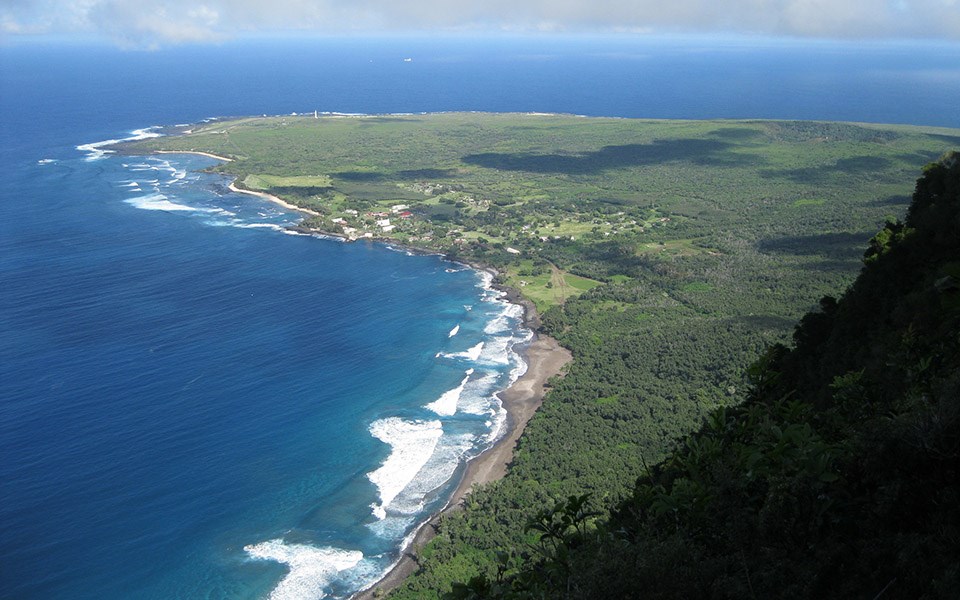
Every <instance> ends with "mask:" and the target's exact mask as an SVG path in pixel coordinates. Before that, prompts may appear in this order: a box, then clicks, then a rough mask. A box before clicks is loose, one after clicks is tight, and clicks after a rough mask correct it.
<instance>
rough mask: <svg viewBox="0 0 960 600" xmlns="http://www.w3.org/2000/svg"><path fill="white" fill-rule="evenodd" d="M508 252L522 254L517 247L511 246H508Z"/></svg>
mask: <svg viewBox="0 0 960 600" xmlns="http://www.w3.org/2000/svg"><path fill="white" fill-rule="evenodd" d="M507 252H509V253H510V254H520V251H519V250H517V249H516V248H511V247H510V246H507Z"/></svg>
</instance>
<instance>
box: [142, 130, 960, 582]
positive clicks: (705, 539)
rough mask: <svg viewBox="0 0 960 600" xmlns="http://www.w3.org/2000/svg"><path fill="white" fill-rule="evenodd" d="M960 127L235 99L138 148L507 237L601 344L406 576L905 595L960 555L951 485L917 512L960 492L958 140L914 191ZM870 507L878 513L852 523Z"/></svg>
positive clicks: (289, 192)
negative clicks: (253, 110) (905, 525)
mask: <svg viewBox="0 0 960 600" xmlns="http://www.w3.org/2000/svg"><path fill="white" fill-rule="evenodd" d="M958 145H960V132H958V131H953V130H942V129H929V128H916V127H897V126H877V125H863V124H843V123H813V122H782V121H766V122H763V121H693V122H691V121H645V120H629V119H594V118H580V117H572V116H558V115H487V114H442V115H416V116H412V115H411V116H407V115H404V116H383V117H324V118H320V119H315V118H313V116H310V117H295V116H290V117H274V118H256V119H240V120H235V121H218V122H213V123H209V124H206V125H203V126H201V127H197V128H195V129H194V130H193V131H192V132H191V133H190V134H189V135H182V136H177V137H166V138H158V139H153V140H146V141H144V142H141V143H139V144H137V145H136V150H138V151H144V150H151V149H162V150H167V151H170V150H182V151H202V152H209V153H213V154H217V155H220V156H224V157H228V158H231V159H233V160H232V161H231V162H228V163H223V164H220V165H218V166H216V167H215V170H218V171H220V172H223V173H227V174H230V175H232V176H235V177H236V178H237V181H238V183H239V184H240V185H241V187H243V186H246V187H248V188H249V189H253V190H256V191H265V192H268V193H270V194H274V195H276V196H278V197H281V198H282V199H284V200H286V201H288V202H291V203H294V204H297V205H299V206H302V207H305V208H309V209H311V210H314V211H316V212H318V213H320V214H319V216H316V217H311V218H308V219H307V220H305V222H304V224H303V226H304V227H313V228H317V229H320V230H323V231H328V232H334V233H338V234H341V235H344V236H346V237H350V238H356V239H362V238H364V237H371V238H374V237H376V238H387V239H391V240H395V241H398V242H401V243H405V244H409V245H412V246H417V247H423V248H429V249H433V250H438V251H441V252H444V253H446V254H447V255H449V256H451V257H453V258H462V259H465V260H471V261H474V262H480V263H484V264H488V265H491V266H494V267H496V268H497V269H498V271H499V272H500V283H502V284H506V285H509V286H510V287H512V288H514V289H516V290H517V291H518V292H519V293H521V294H522V295H524V296H526V297H527V298H528V299H530V300H531V301H532V302H534V303H535V304H536V306H537V308H538V309H539V310H540V312H541V319H542V324H541V330H542V332H543V333H545V334H549V335H551V336H554V337H555V338H556V339H557V340H559V341H560V342H561V344H562V345H564V346H565V347H567V348H569V349H570V350H571V351H572V353H573V356H574V361H573V362H572V364H571V365H570V367H569V370H568V372H567V374H566V375H565V377H563V378H562V379H558V380H556V381H554V382H553V389H552V390H551V391H550V393H549V394H548V396H547V398H546V400H545V402H544V405H543V407H542V408H541V409H540V410H539V411H538V413H537V415H536V416H535V417H534V418H533V419H532V420H531V422H530V423H529V425H528V426H527V429H526V431H525V433H524V435H523V437H522V438H521V440H520V442H519V444H518V447H517V450H516V452H515V455H514V460H513V463H512V465H511V468H510V470H509V473H508V474H507V476H506V477H504V478H503V479H502V480H500V481H497V482H494V483H492V484H490V485H486V486H483V487H479V488H477V489H475V490H474V492H473V493H472V494H471V495H470V496H469V497H468V498H467V500H466V504H465V509H464V510H463V511H460V512H458V513H456V514H453V515H449V516H447V517H445V518H444V519H443V520H442V522H441V523H440V524H439V525H438V535H437V536H436V537H435V538H434V540H433V541H432V542H431V543H430V544H429V545H428V546H426V547H424V548H419V549H417V550H418V557H419V570H418V572H417V573H416V575H415V576H414V577H412V578H411V579H409V580H408V581H407V582H405V583H404V584H403V585H402V586H401V587H400V588H399V589H397V590H396V591H395V592H394V593H393V596H394V597H396V598H424V597H442V596H443V595H444V594H450V595H452V596H453V597H463V598H466V597H522V598H526V597H563V596H568V597H621V596H622V597H631V596H640V595H641V594H642V595H644V596H647V595H657V594H660V595H661V596H662V597H702V596H716V597H766V596H771V595H773V596H796V595H799V596H806V597H813V596H816V595H824V594H821V592H824V590H827V592H829V593H826V594H825V595H833V596H838V597H839V596H844V595H849V593H850V592H852V590H854V589H858V590H860V591H865V592H864V593H867V594H872V595H871V596H870V597H872V596H873V595H876V594H877V593H879V592H881V589H883V588H884V585H885V584H887V583H888V582H889V581H890V579H891V578H893V579H895V580H896V582H894V583H893V584H892V585H893V588H892V589H893V590H895V591H897V594H896V595H903V594H904V593H909V592H911V591H913V590H915V589H919V588H918V587H916V586H917V585H919V584H917V582H919V581H930V579H929V578H930V577H934V578H935V580H936V582H938V583H936V585H940V586H942V587H941V588H933V587H931V588H929V589H931V590H933V589H944V590H949V589H951V588H950V587H949V586H950V585H956V583H957V582H956V576H957V575H956V574H957V572H958V570H957V568H956V555H955V551H954V552H953V554H951V553H950V552H949V551H948V550H945V549H946V548H949V547H950V545H949V542H950V541H951V540H953V541H954V542H955V541H956V531H955V527H956V524H955V523H953V521H952V520H951V519H950V517H949V514H947V513H943V514H941V513H937V514H938V515H940V516H941V517H943V518H944V519H946V520H945V521H940V523H941V524H942V525H941V526H940V527H941V529H940V530H939V532H937V531H933V532H931V531H929V530H928V529H929V528H934V527H935V526H934V525H933V524H930V523H928V524H927V525H925V526H924V527H928V529H924V530H923V532H922V533H917V534H915V535H914V534H909V533H906V532H908V531H917V530H916V529H911V530H905V529H896V527H894V526H893V525H892V524H891V521H894V520H896V517H895V515H896V514H898V513H899V511H902V510H905V509H907V508H910V507H911V506H914V505H910V504H909V502H917V503H920V504H923V502H924V501H925V500H923V498H927V499H928V500H927V501H930V502H936V503H937V506H944V507H946V506H955V500H956V494H955V492H956V490H955V487H954V488H951V487H949V486H946V487H944V486H945V485H946V482H945V481H941V480H942V479H943V477H945V476H946V475H945V474H944V473H945V472H943V471H940V470H937V469H940V468H941V467H942V466H943V465H942V464H941V463H942V462H943V461H944V460H946V461H948V462H949V461H951V460H952V461H953V463H951V464H953V465H954V466H955V465H956V454H955V451H956V448H955V447H952V446H950V443H955V440H956V437H955V435H956V429H955V427H956V420H955V407H953V408H950V405H948V404H940V403H939V401H938V400H937V399H939V398H941V397H946V396H948V395H949V394H953V396H952V397H953V398H956V397H957V394H956V385H957V383H956V380H955V376H953V379H951V376H950V373H951V371H950V368H951V367H952V369H953V370H952V372H953V373H955V372H956V367H957V363H956V356H957V354H956V353H955V346H956V344H957V339H956V327H955V325H956V315H955V312H950V311H952V310H953V309H952V308H950V307H951V306H953V305H952V304H950V302H952V301H950V300H949V299H946V297H944V296H938V295H935V294H934V291H933V288H931V286H932V285H934V284H935V283H936V281H940V280H942V279H943V278H945V277H952V278H957V277H960V273H957V272H954V271H956V262H955V261H956V258H955V257H956V256H958V255H960V253H958V252H957V250H958V249H957V248H956V247H955V244H956V242H955V240H956V239H958V237H957V235H956V231H957V229H956V228H957V226H958V224H957V221H956V219H957V212H955V211H954V212H949V210H946V209H943V208H942V206H941V204H940V199H941V198H942V197H945V196H944V194H948V192H949V193H952V194H956V189H957V184H956V171H957V167H956V164H955V162H956V161H955V160H954V163H953V164H952V166H950V165H949V164H941V166H940V167H930V168H929V169H928V170H927V172H926V174H925V176H924V179H922V180H921V183H920V184H918V187H917V193H918V196H919V198H920V200H917V198H916V197H915V198H914V204H913V205H912V207H911V208H910V210H909V214H908V216H907V219H906V221H905V222H904V224H903V225H901V224H900V222H899V220H898V219H901V218H903V217H904V215H905V214H907V209H908V206H910V197H911V193H913V191H914V188H913V186H912V184H911V182H912V181H913V180H914V179H915V178H916V174H917V173H918V172H920V170H921V169H922V168H923V166H924V165H926V164H928V163H930V161H932V160H935V159H936V158H937V157H939V156H940V155H941V154H942V153H943V152H945V151H947V150H949V149H950V148H952V147H957V146H958ZM951 177H953V179H951ZM951 182H952V183H951ZM951 186H953V187H951ZM924 190H926V192H924V193H921V192H923V191H924ZM951 190H952V191H951ZM924 194H925V195H924ZM929 206H933V207H934V209H932V210H934V212H929V211H928V210H927V207H929ZM950 227H952V228H953V229H950ZM925 228H927V229H925ZM878 230H879V231H881V234H879V235H877V231H878ZM951 236H952V237H951ZM943 240H946V241H943ZM951 240H952V242H951ZM951 243H953V244H954V245H953V246H950V244H951ZM938 244H939V245H938ZM868 246H869V248H870V250H868V258H867V266H866V269H865V271H864V275H862V276H861V278H860V279H859V280H858V281H857V283H856V284H855V285H854V286H853V288H851V292H850V295H849V296H848V297H847V298H844V299H842V300H840V301H836V300H833V299H832V298H833V297H835V296H837V295H838V294H839V293H840V292H842V291H843V290H844V289H845V288H847V287H848V286H850V285H851V283H853V282H854V278H855V277H856V275H857V273H858V271H860V269H861V268H862V267H863V265H864V263H863V248H864V247H868ZM904 248H908V249H907V250H904ZM910 248H912V250H910ZM950 252H953V254H950ZM949 256H952V257H953V258H950V259H949V260H948V259H947V258H946V257H949ZM898 257H899V258H898ZM904 257H906V258H904ZM920 259H922V260H921V262H920V263H919V264H922V265H924V268H923V269H920V268H919V266H918V263H915V262H912V261H916V260H920ZM951 261H952V262H951ZM889 265H893V266H889ZM945 281H947V284H949V283H950V281H951V280H950V279H947V280H945ZM864 282H866V283H864ZM858 290H860V291H858ZM851 298H852V299H851ZM938 303H941V304H938ZM944 303H945V304H944ZM938 307H940V308H938ZM811 309H815V312H812V313H810V314H808V315H807V316H806V317H803V319H802V321H801V325H800V326H799V327H798V328H797V329H796V331H795V333H794V347H793V348H792V349H788V346H787V345H786V344H787V343H788V342H789V341H790V337H789V334H790V333H791V331H794V324H795V323H796V322H797V320H798V319H800V318H801V316H802V315H804V314H805V313H807V312H808V311H810V310H811ZM916 311H920V312H916ZM916 315H920V316H919V317H917V316H916ZM841 316H842V318H841ZM951 319H952V320H951ZM950 327H953V329H950ZM951 336H952V337H951ZM951 344H953V346H951ZM769 348H773V350H769ZM948 350H949V351H950V352H952V353H947V351H948ZM942 356H946V357H952V358H946V359H942V358H941V357H942ZM861 359H862V360H861ZM951 361H952V362H951ZM889 364H893V365H894V367H888V366H887V365H889ZM750 365H754V366H753V367H750ZM951 386H952V387H951ZM951 390H952V392H951ZM947 409H949V410H953V411H954V412H953V413H950V412H949V410H947ZM944 410H947V412H946V413H944V412H943V411H944ZM951 414H953V415H954V416H953V417H951V416H950V415H951ZM951 418H952V419H954V420H953V421H950V420H949V419H951ZM937 419H941V421H937ZM944 419H946V421H944ZM944 423H946V425H944ZM950 423H952V425H949V424H950ZM924 427H926V428H927V429H928V430H932V429H931V428H933V429H936V428H938V427H941V428H945V429H943V430H942V431H943V432H942V435H943V436H946V437H943V438H942V439H940V438H937V439H938V440H940V441H937V442H936V443H937V444H940V445H939V446H936V447H935V448H934V449H928V448H925V447H921V446H922V444H923V443H926V442H923V441H918V440H921V438H909V439H908V434H910V432H915V431H916V430H917V428H920V429H921V430H922V429H923V428H924ZM949 427H953V428H954V429H949ZM695 430H699V431H700V433H699V434H697V435H696V436H694V437H686V436H688V434H690V433H691V432H693V431H695ZM937 431H940V430H939V429H938V430H937ZM951 432H952V433H951ZM911 435H912V434H911ZM937 435H941V433H938V434H937ZM950 435H953V436H954V437H953V438H950V437H949V436H950ZM890 436H893V437H890ZM897 436H899V437H897ZM923 439H925V438H923ZM951 439H952V440H953V442H950V440H951ZM888 441H889V444H888ZM910 444H913V445H912V446H911V445H910ZM917 444H920V446H917ZM931 452H933V453H940V452H942V453H944V454H943V456H942V457H941V458H940V459H937V457H936V456H933V455H931V454H930V453H931ZM950 452H954V454H950ZM887 458H899V459H902V460H901V461H893V466H884V463H885V461H886V460H887ZM934 459H937V460H941V463H925V462H924V461H927V460H934ZM923 465H926V466H923ZM884 469H893V471H885V470H884ZM931 470H936V472H931ZM911 473H912V475H911ZM947 474H948V473H947ZM888 475H889V476H893V477H901V479H899V480H896V481H897V482H898V483H897V486H900V487H897V488H896V489H891V488H889V487H883V486H881V485H880V482H881V481H883V480H884V478H885V477H887V476H888ZM907 475H909V477H907ZM903 477H906V478H903ZM920 479H923V481H920ZM924 482H925V483H924ZM840 486H846V487H843V488H842V489H841V487H840ZM871 486H872V487H871ZM936 486H940V487H939V488H938V487H936ZM914 488H915V489H917V490H918V493H920V492H922V493H923V494H925V495H924V496H923V497H918V498H914V497H913V496H912V495H911V493H908V490H910V489H914ZM941 488H942V489H943V490H944V491H943V492H942V493H941V492H939V491H937V490H939V489H941ZM938 494H939V495H938ZM943 494H946V496H944V495H943ZM950 494H954V495H953V496H951V495H950ZM907 496H909V497H907ZM905 502H906V503H907V504H904V503H905ZM920 504H917V506H920ZM838 506H839V507H840V509H837V507H838ZM923 506H924V507H926V505H923ZM927 508H929V507H927ZM835 510H840V511H841V512H840V513H835V512H833V511H835ZM944 510H945V509H944ZM843 511H848V512H843ZM868 513H869V514H868ZM836 514H839V515H840V516H839V517H837V516H835V515H836ZM850 515H852V516H850ZM848 517H849V519H848V520H846V521H844V522H843V526H842V527H841V528H840V529H835V528H834V526H836V525H837V523H836V522H835V521H834V520H833V519H840V518H842V519H847V518H848ZM928 517H929V515H928V514H924V516H923V517H922V518H923V519H927V518H928ZM858 529H865V530H869V531H872V532H873V533H871V535H874V534H875V536H876V537H874V538H869V539H868V538H865V537H860V538H856V539H857V540H859V541H855V542H853V543H852V544H853V545H850V544H847V542H845V541H844V540H846V539H848V538H847V537H845V536H848V535H849V534H850V533H851V532H853V531H856V530H858ZM778 532H783V536H782V537H781V538H778V537H777V536H778V535H779V534H778ZM911 536H912V537H911ZM951 536H953V537H951ZM892 543H896V544H898V545H890V544H892ZM845 544H847V545H845ZM821 546H822V551H821ZM953 547H954V548H955V547H956V544H954V545H953ZM871 548H873V551H871ZM844 552H850V553H855V554H854V555H855V556H856V557H857V558H856V559H855V560H853V559H851V560H852V562H851V560H848V561H846V562H844V561H842V560H841V558H840V557H842V556H843V555H844ZM912 552H916V553H920V555H922V556H924V557H927V556H937V558H936V560H930V561H928V562H926V563H925V564H928V565H931V566H930V569H929V572H927V571H923V572H920V571H917V572H916V573H908V572H906V571H904V574H903V575H894V574H891V575H890V577H887V579H883V576H882V574H883V573H885V572H886V571H888V570H889V568H891V565H894V566H897V565H899V566H900V567H902V568H903V569H907V566H909V563H910V560H909V556H910V555H911V553H912ZM856 553H859V554H856ZM898 557H899V558H898ZM898 560H899V561H900V562H897V561H898ZM924 560H926V559H924ZM825 561H832V564H834V567H833V568H834V569H836V573H834V574H833V575H829V574H828V575H829V576H827V577H825V578H824V577H821V575H819V574H818V573H819V572H818V571H817V565H822V564H824V562H825ZM858 561H859V562H858ZM950 561H953V562H952V563H951V562H950ZM950 564H953V565H954V567H953V571H952V573H953V575H952V576H951V575H950V572H951V571H950ZM905 565H906V566H905ZM847 568H850V569H852V570H853V571H855V572H856V576H855V577H851V578H850V579H849V580H848V581H846V582H845V586H846V587H844V586H839V585H838V583H837V582H838V578H839V577H840V575H839V574H838V573H840V572H841V571H843V570H844V569H847ZM871 569H872V570H871ZM623 573H629V574H630V575H629V576H627V577H622V576H620V577H618V574H620V575H622V574H623ZM897 573H900V571H897ZM950 577H953V579H950ZM924 578H926V579H924ZM881 580H882V581H881ZM609 582H613V583H609ZM897 582H899V583H897ZM951 582H952V583H951ZM786 583H789V584H790V585H789V586H787V585H786ZM455 584H456V585H455ZM878 584H879V587H877V585H878ZM931 585H932V584H931ZM618 586H619V587H618ZM778 586H780V587H778ZM830 586H836V587H830ZM897 586H900V587H899V588H897ZM874 588H876V589H874ZM953 589H955V587H954V588H953ZM596 590H605V591H604V593H603V594H599V593H597V592H596ZM898 590H899V591H898ZM793 592H796V594H794V593H793Z"/></svg>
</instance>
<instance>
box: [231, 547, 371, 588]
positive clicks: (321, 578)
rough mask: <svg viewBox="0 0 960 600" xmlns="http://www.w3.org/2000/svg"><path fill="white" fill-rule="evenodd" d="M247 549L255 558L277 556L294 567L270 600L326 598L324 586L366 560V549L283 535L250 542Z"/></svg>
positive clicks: (277, 559) (261, 558)
mask: <svg viewBox="0 0 960 600" xmlns="http://www.w3.org/2000/svg"><path fill="white" fill-rule="evenodd" d="M243 549H244V550H246V552H247V554H248V555H249V556H250V557H251V558H255V559H258V560H273V561H276V562H279V563H282V564H285V565H287V566H288V567H289V568H290V572H289V573H287V575H286V576H285V577H284V578H283V579H282V580H280V583H278V584H277V587H275V588H273V591H272V592H270V596H269V598H270V600H316V599H318V598H324V597H325V596H326V593H325V592H324V588H325V587H326V586H327V585H328V584H329V583H330V581H331V579H332V578H333V576H335V575H336V574H337V573H339V572H340V571H345V570H347V569H350V568H352V567H355V566H356V565H357V563H359V562H360V561H361V560H363V553H362V552H359V551H357V550H341V549H339V548H329V547H327V548H314V547H313V546H307V545H305V544H285V543H284V542H283V540H279V539H277V540H269V541H266V542H260V543H259V544H250V545H249V546H244V548H243Z"/></svg>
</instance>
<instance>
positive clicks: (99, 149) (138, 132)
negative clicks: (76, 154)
mask: <svg viewBox="0 0 960 600" xmlns="http://www.w3.org/2000/svg"><path fill="white" fill-rule="evenodd" d="M154 129H159V127H158V126H154V127H145V128H143V129H134V130H133V131H131V132H130V133H131V135H130V137H125V138H121V139H119V140H104V141H102V142H92V143H89V144H80V145H79V146H77V150H79V151H81V152H86V153H87V158H86V160H88V161H90V160H97V159H100V158H103V157H104V156H106V155H107V154H108V153H113V150H104V149H103V148H104V146H112V145H114V144H119V143H120V142H135V141H137V140H145V139H147V138H154V137H160V136H161V135H163V134H162V133H157V132H155V131H153V130H154Z"/></svg>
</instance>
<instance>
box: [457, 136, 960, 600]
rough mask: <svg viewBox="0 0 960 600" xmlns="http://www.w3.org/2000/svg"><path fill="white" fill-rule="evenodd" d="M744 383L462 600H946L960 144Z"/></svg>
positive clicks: (562, 515) (957, 500)
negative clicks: (650, 462)
mask: <svg viewBox="0 0 960 600" xmlns="http://www.w3.org/2000/svg"><path fill="white" fill-rule="evenodd" d="M864 262H865V264H864V268H863V270H862V272H861V273H860V275H859V277H858V278H857V280H856V281H855V283H854V284H853V286H852V287H851V288H850V289H849V290H848V291H847V292H846V293H845V294H844V295H843V296H842V297H841V298H840V299H839V300H837V299H834V298H832V297H826V298H824V299H823V300H822V301H821V310H820V311H818V312H813V313H810V314H808V315H806V316H805V317H803V319H802V320H801V321H800V323H799V325H798V326H797V327H796V330H795V334H794V347H793V348H790V349H788V348H787V347H785V346H783V345H776V346H774V347H772V348H771V349H770V350H769V351H768V352H767V353H766V355H765V356H764V357H763V358H762V359H761V360H760V361H759V362H758V363H756V364H755V365H754V366H753V368H752V369H751V371H750V376H751V380H752V391H751V393H750V395H749V398H748V399H747V401H746V402H745V403H744V404H742V405H741V406H739V407H736V408H730V407H726V408H719V409H717V410H715V411H713V412H712V413H710V414H709V416H708V417H707V418H706V419H705V423H704V426H703V427H702V429H701V430H700V431H699V432H698V433H696V434H694V435H692V436H690V437H688V438H687V439H686V440H684V441H683V442H682V443H681V444H680V445H679V446H678V448H677V449H676V450H675V451H674V452H673V453H672V454H671V455H670V456H669V457H668V458H667V459H666V460H665V461H663V462H662V463H659V464H657V465H655V466H653V467H652V468H651V469H650V470H649V471H648V473H647V474H646V475H645V476H643V477H641V478H640V479H639V480H638V481H637V484H636V487H635V489H634V491H633V493H632V495H631V496H630V497H629V498H627V499H626V500H624V501H623V502H622V503H620V504H619V505H618V506H617V508H616V509H615V510H614V511H613V513H612V514H611V515H609V516H603V517H602V518H601V517H598V515H595V514H591V513H590V512H588V511H586V510H585V509H584V507H585V504H584V503H583V502H582V500H583V499H582V498H571V499H570V500H568V501H566V502H562V503H559V504H557V505H556V506H553V507H546V508H545V510H543V511H541V513H540V514H539V515H538V517H537V518H536V519H534V520H533V521H531V522H530V523H529V529H528V531H529V532H530V533H531V534H532V535H534V536H535V539H534V542H533V544H532V545H531V546H528V547H526V548H521V547H512V548H504V552H503V553H502V554H501V568H500V570H499V572H498V573H497V574H491V575H489V576H485V577H477V578H474V579H472V580H471V581H470V582H468V583H465V584H459V585H456V586H454V590H453V591H452V592H450V593H449V594H448V595H447V596H448V597H454V598H468V597H498V598H641V597H642V598H774V597H776V598H947V597H951V598H952V597H956V593H957V590H958V589H960V510H958V506H960V154H958V153H951V154H948V155H946V156H944V157H943V158H942V159H941V160H940V161H939V162H937V163H934V164H931V165H929V166H928V167H926V169H925V170H924V173H923V176H922V177H921V178H920V179H919V181H918V182H917V186H916V191H915V193H914V196H913V201H912V204H911V205H910V208H909V211H908V213H907V216H906V219H905V220H904V221H903V222H902V223H901V222H896V223H894V222H891V223H888V224H887V225H886V227H885V228H884V229H883V230H882V231H881V232H880V233H878V234H877V235H876V236H875V237H874V238H873V239H872V240H871V242H870V245H869V248H868V249H867V251H866V254H865V259H864Z"/></svg>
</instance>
